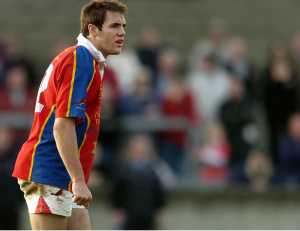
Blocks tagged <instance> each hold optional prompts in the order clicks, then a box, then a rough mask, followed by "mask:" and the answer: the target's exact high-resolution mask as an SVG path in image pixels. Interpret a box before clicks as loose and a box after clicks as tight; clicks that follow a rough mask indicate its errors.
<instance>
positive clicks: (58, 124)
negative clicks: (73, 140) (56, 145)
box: [53, 118, 75, 135]
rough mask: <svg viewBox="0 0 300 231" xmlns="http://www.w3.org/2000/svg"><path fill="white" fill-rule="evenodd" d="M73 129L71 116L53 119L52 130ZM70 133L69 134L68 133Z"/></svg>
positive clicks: (67, 131)
mask: <svg viewBox="0 0 300 231" xmlns="http://www.w3.org/2000/svg"><path fill="white" fill-rule="evenodd" d="M72 130H74V131H75V120H74V119H73V118H56V119H55V121H54V126H53V132H54V133H55V132H60V131H63V132H66V133H69V132H71V131H72ZM69 135H70V134H69Z"/></svg>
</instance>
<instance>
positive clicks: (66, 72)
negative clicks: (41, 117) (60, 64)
mask: <svg viewBox="0 0 300 231" xmlns="http://www.w3.org/2000/svg"><path fill="white" fill-rule="evenodd" d="M87 52H88V51H86V50H85V48H83V47H77V48H76V49H75V50H74V52H73V57H72V58H73V60H72V62H70V63H68V64H67V65H65V67H64V68H63V70H62V72H61V76H60V78H61V81H60V84H59V86H58V89H57V98H56V117H73V118H84V117H85V111H86V98H87V91H88V87H89V84H90V82H91V80H92V78H93V75H94V61H93V58H91V57H90V55H89V54H88V53H87Z"/></svg>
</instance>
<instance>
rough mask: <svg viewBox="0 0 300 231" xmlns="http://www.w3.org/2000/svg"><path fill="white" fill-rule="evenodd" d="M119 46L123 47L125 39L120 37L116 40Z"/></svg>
mask: <svg viewBox="0 0 300 231" xmlns="http://www.w3.org/2000/svg"><path fill="white" fill-rule="evenodd" d="M115 43H116V44H117V45H118V46H119V47H122V46H123V45H124V39H119V40H116V42H115Z"/></svg>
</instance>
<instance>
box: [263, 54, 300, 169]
mask: <svg viewBox="0 0 300 231" xmlns="http://www.w3.org/2000/svg"><path fill="white" fill-rule="evenodd" d="M263 78H264V85H263V91H262V92H263V94H262V96H263V97H262V100H263V103H264V110H265V115H266V122H267V126H268V131H269V135H270V152H271V157H272V162H273V164H274V167H275V168H276V166H277V164H278V149H277V147H278V144H279V137H281V136H282V135H283V134H284V133H285V132H286V126H287V121H288V118H289V117H290V116H291V115H292V114H293V113H294V112H296V111H297V110H298V108H299V99H298V92H299V84H298V75H297V73H296V72H295V71H294V69H293V66H292V63H291V62H289V61H288V60H287V59H281V58H279V59H275V60H274V61H273V62H272V63H271V64H270V67H269V71H268V72H266V75H265V76H263Z"/></svg>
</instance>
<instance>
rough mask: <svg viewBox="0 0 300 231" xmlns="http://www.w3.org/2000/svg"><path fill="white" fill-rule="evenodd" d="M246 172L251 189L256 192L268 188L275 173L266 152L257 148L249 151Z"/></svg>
mask: <svg viewBox="0 0 300 231" xmlns="http://www.w3.org/2000/svg"><path fill="white" fill-rule="evenodd" d="M245 172H246V176H247V179H248V181H249V183H250V189H251V190H253V191H254V192H263V191H265V190H267V187H268V184H269V181H270V179H271V177H272V174H273V167H272V163H271V161H270V160H269V158H268V157H267V156H266V154H265V153H263V152H261V151H258V150H255V151H251V153H249V155H248V158H247V161H246V166H245Z"/></svg>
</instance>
